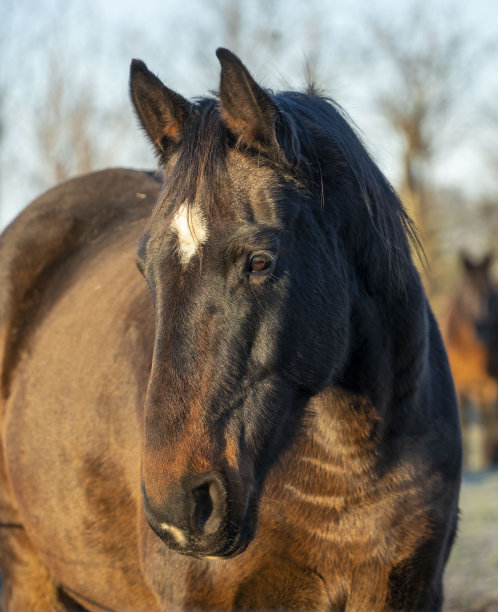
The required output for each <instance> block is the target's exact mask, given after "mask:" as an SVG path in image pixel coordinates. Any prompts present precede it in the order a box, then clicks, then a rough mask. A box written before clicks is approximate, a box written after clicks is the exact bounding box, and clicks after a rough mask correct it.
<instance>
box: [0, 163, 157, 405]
mask: <svg viewBox="0 0 498 612" xmlns="http://www.w3.org/2000/svg"><path fill="white" fill-rule="evenodd" d="M158 191H159V183H158V181H157V180H156V179H155V178H154V177H153V176H152V175H151V174H149V173H146V172H137V171H133V170H125V169H112V170H104V171H100V172H95V173H93V174H90V175H87V176H84V177H80V178H76V179H73V180H70V181H68V182H66V183H63V184H61V185H59V186H57V187H55V188H54V189H51V190H49V191H47V192H46V193H45V194H43V195H42V196H40V197H39V198H38V199H36V200H35V201H34V202H33V203H32V204H31V205H30V206H28V207H27V208H26V209H25V210H24V211H23V213H22V214H20V215H19V216H18V217H17V218H16V219H15V220H14V221H13V222H12V223H11V225H10V226H9V227H7V229H6V230H5V231H4V233H3V234H2V236H1V237H0V287H1V291H0V329H1V332H0V333H1V344H0V365H1V372H2V381H1V383H2V392H3V396H4V397H5V396H7V395H8V394H9V382H10V377H11V373H12V371H13V369H14V368H15V365H16V359H17V356H18V355H19V352H20V350H21V348H22V345H23V343H24V341H25V340H26V336H27V335H28V333H29V332H28V330H29V327H30V322H31V321H32V320H33V317H34V314H35V313H36V311H37V309H38V307H39V305H40V303H41V299H42V297H43V295H44V287H45V286H46V285H47V283H48V281H49V279H50V278H51V277H53V275H54V274H55V273H56V271H58V270H59V269H60V267H61V266H62V265H63V264H64V262H66V261H67V260H68V259H69V258H70V257H72V256H74V255H75V254H77V253H78V252H79V251H81V250H82V248H83V247H88V245H89V244H91V243H93V244H95V248H99V244H98V242H99V241H102V240H105V238H106V236H107V235H112V234H115V233H116V232H121V233H122V232H126V230H127V229H128V228H129V227H130V226H133V225H134V224H135V223H136V222H137V221H139V222H140V221H141V220H142V219H146V218H147V217H148V216H149V215H150V212H151V209H152V206H153V204H154V203H155V200H156V198H157V193H158ZM87 250H88V248H87Z"/></svg>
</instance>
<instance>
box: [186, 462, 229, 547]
mask: <svg viewBox="0 0 498 612" xmlns="http://www.w3.org/2000/svg"><path fill="white" fill-rule="evenodd" d="M185 484H186V485H187V483H185ZM187 490H188V491H190V504H191V506H190V512H189V516H190V528H191V529H192V531H193V532H194V533H197V534H199V535H200V534H203V535H209V534H214V533H215V532H216V531H218V529H219V528H220V526H221V524H222V523H223V521H224V519H225V514H226V510H227V509H226V487H225V484H224V481H223V478H222V477H221V476H220V474H218V473H216V472H210V473H208V474H200V475H196V476H195V477H194V478H189V481H188V485H187Z"/></svg>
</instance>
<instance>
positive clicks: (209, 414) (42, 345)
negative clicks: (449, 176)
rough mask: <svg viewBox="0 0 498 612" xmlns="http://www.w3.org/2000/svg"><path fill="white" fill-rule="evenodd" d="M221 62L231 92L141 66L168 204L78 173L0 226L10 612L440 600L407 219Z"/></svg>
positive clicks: (429, 347)
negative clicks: (214, 94) (172, 84)
mask: <svg viewBox="0 0 498 612" xmlns="http://www.w3.org/2000/svg"><path fill="white" fill-rule="evenodd" d="M220 61H221V62H222V82H221V90H220V106H218V104H217V103H215V102H214V101H210V100H207V101H204V102H201V103H199V105H198V106H195V107H192V106H189V103H187V102H186V101H185V100H183V98H181V97H180V96H178V94H175V93H174V92H171V91H170V90H167V89H166V88H165V87H164V85H162V84H161V83H160V82H159V81H158V80H157V79H156V78H155V77H153V76H152V75H151V74H150V73H148V71H147V70H146V69H145V67H144V65H143V64H141V63H135V64H134V67H133V68H132V81H131V82H132V86H131V89H132V97H133V99H134V103H135V106H136V108H137V112H138V115H139V117H140V119H141V121H142V123H143V125H144V127H145V129H146V130H147V132H148V134H149V136H150V137H151V139H152V141H153V142H154V143H155V144H156V146H157V148H158V149H159V151H160V154H161V156H162V160H163V163H164V168H165V174H166V182H165V185H164V187H163V189H162V190H161V191H159V186H158V184H157V182H156V181H155V180H154V179H153V178H151V177H150V176H148V175H147V174H145V173H134V172H130V171H117V170H116V171H106V172H103V173H97V174H94V175H90V176H88V177H85V178H82V179H77V180H76V181H72V182H70V183H67V184H65V185H63V186H61V187H59V188H57V189H55V190H53V191H52V192H49V193H48V194H46V195H45V196H44V197H42V198H41V199H40V200H39V201H38V202H35V203H34V204H33V205H32V206H31V207H30V208H28V209H27V210H26V211H25V212H24V213H23V214H22V215H21V216H20V217H19V218H18V220H17V221H16V222H15V223H14V224H13V225H12V226H11V227H10V228H9V229H8V230H7V232H6V233H5V235H4V237H3V239H2V240H3V242H2V245H1V247H0V248H1V249H2V268H3V269H2V278H3V279H4V281H5V283H4V285H3V286H4V287H5V286H7V287H9V289H10V291H9V292H8V293H5V294H4V295H3V297H2V300H3V302H2V303H1V304H0V314H1V317H2V322H3V326H4V327H3V330H4V331H3V332H2V333H3V339H4V349H3V377H2V382H3V400H2V401H3V405H2V419H3V427H2V444H3V453H2V456H3V460H4V464H3V465H2V471H1V476H2V479H3V483H2V488H1V491H2V492H1V494H0V520H1V521H2V525H3V526H0V538H1V540H0V544H1V548H0V550H1V563H2V572H3V576H4V580H5V596H4V597H5V605H6V609H7V610H8V609H15V610H22V609H33V610H43V609H60V610H62V609H68V608H70V607H71V600H74V601H77V602H79V603H80V604H81V605H83V606H84V607H85V608H87V609H89V610H103V609H116V610H118V609H119V610H153V609H180V608H183V609H303V610H304V609H306V610H307V609H322V610H331V609H337V610H350V611H353V610H389V609H390V610H400V609H406V610H438V609H440V607H441V603H442V573H443V569H444V564H445V562H446V560H447V556H448V554H449V550H450V547H451V544H452V540H453V537H454V534H455V530H456V520H457V519H456V517H457V503H458V487H459V474H460V446H459V434H458V419H457V416H456V410H455V398H454V393H453V387H452V383H451V378H450V376H449V373H448V365H447V361H446V356H445V353H444V349H443V347H442V343H441V340H440V337H439V332H438V330H437V327H436V324H435V322H434V319H433V317H432V314H431V312H430V309H429V306H428V304H427V301H426V299H425V296H424V294H423V290H422V289H421V285H420V281H419V279H418V275H417V273H416V271H415V268H414V267H413V264H412V263H411V260H410V256H409V251H408V246H407V243H406V239H405V236H404V230H403V223H404V218H403V213H402V209H401V208H398V207H399V202H398V201H397V200H396V199H395V196H394V195H393V194H392V192H391V191H390V188H389V187H388V185H387V183H385V181H384V179H383V178H382V177H381V175H380V173H378V171H377V170H376V169H375V167H374V166H373V164H371V162H370V160H369V158H367V156H366V154H365V153H364V151H363V149H360V148H359V143H358V142H357V140H355V139H354V138H353V136H352V132H350V131H346V132H344V131H342V130H343V127H342V126H343V125H344V126H345V122H344V120H343V119H342V118H340V117H339V115H338V113H337V112H336V111H332V110H329V108H330V109H331V108H332V107H329V105H328V103H326V102H324V101H322V100H320V99H319V98H316V97H315V98H314V97H313V96H311V97H310V98H309V99H308V97H306V96H304V95H297V94H296V95H294V94H288V95H287V94H286V95H281V96H276V97H274V98H271V97H270V96H269V94H267V93H266V92H264V91H263V90H261V89H260V88H259V86H257V84H256V83H255V82H254V81H253V80H252V77H250V75H249V73H248V72H247V71H246V69H245V67H244V66H243V65H242V64H240V62H239V60H238V59H237V58H235V57H234V56H233V55H231V54H229V52H226V51H222V52H220ZM220 111H221V112H220ZM330 113H331V114H330ZM316 117H318V119H317V120H316ZM293 118H294V119H293ZM332 120H333V121H338V125H339V128H338V130H337V131H336V133H335V134H334V136H335V140H334V139H333V138H330V137H328V138H325V137H324V134H322V135H321V136H320V135H319V133H318V132H319V128H321V129H322V130H323V126H324V125H325V124H327V122H330V121H332ZM294 121H295V122H296V123H294ZM313 121H316V123H315V124H313V123H312V122H313ZM333 121H332V122H333ZM277 128H278V129H277ZM305 128H306V130H307V131H309V133H310V134H313V138H311V137H310V141H309V142H306V138H305V137H306V134H305ZM347 130H349V128H347ZM298 136H299V138H300V139H301V141H302V142H303V143H304V144H302V149H301V150H300V151H298V150H297V143H296V138H297V137H298ZM303 139H304V140H303ZM311 141H314V142H313V143H312V142H311ZM322 141H323V142H322ZM331 141H333V142H335V143H336V144H337V143H339V144H340V146H335V147H330V142H331ZM206 143H207V144H206ZM308 145H309V146H308ZM315 146H316V149H314V148H313V147H315ZM307 147H308V148H307ZM309 147H311V149H310V148H309ZM321 147H323V150H321ZM293 152H294V153H295V154H296V164H295V165H293V164H292V163H289V158H291V157H292V153H293ZM312 153H314V154H316V155H317V156H318V157H319V159H321V162H320V163H321V164H323V168H325V167H326V166H328V164H331V163H332V164H335V168H336V170H335V171H334V173H332V174H333V175H332V176H329V177H326V176H323V177H322V178H323V180H322V183H321V184H320V181H319V179H318V176H319V174H321V173H322V168H319V169H318V170H319V173H318V174H314V175H313V176H305V175H303V173H302V170H301V169H302V168H306V166H307V165H308V162H306V159H308V160H310V159H313V155H312ZM353 153H354V157H356V155H358V156H359V158H357V159H356V160H354V163H356V164H358V165H356V168H355V171H354V172H353V173H351V168H350V166H349V164H350V163H351V161H352V159H351V156H352V154H353ZM362 156H364V157H363V158H362ZM185 160H187V162H188V163H187V162H185ZM362 160H363V162H364V164H365V165H364V168H363V169H362ZM309 165H310V168H312V164H311V163H310V164H309ZM312 171H313V172H315V171H316V168H312ZM317 181H318V182H317ZM316 190H318V193H322V195H324V198H325V202H323V201H321V199H320V197H317V194H316ZM376 191H377V193H376ZM367 192H368V193H367ZM332 195H333V197H332ZM384 197H385V198H387V199H388V200H389V202H388V206H391V208H386V209H384V208H383V207H382V206H381V199H382V198H384ZM156 199H157V204H156V205H155V208H154V210H153V211H152V204H153V203H154V200H156ZM365 200H366V201H365ZM151 213H152V214H151ZM345 214H346V216H347V217H348V218H347V219H346V218H345ZM149 217H150V219H149V221H148V222H147V223H146V224H145V220H146V219H147V218H149ZM365 219H366V221H365ZM144 225H145V231H144V229H143V226H144ZM405 229H406V228H405ZM386 231H389V232H390V235H389V239H392V240H393V241H394V242H395V244H396V248H395V249H392V250H391V249H390V247H389V244H388V242H389V241H388V240H387V234H385V233H384V234H383V232H386ZM139 238H140V240H139ZM137 242H139V248H138V267H139V269H140V270H141V272H142V273H143V275H144V276H145V278H146V281H147V285H148V289H149V291H147V289H146V287H145V283H144V282H143V279H142V278H141V277H140V275H139V273H138V272H137V271H136V269H135V267H134V265H133V258H134V249H135V246H136V243H137ZM151 298H152V299H151ZM179 553H181V554H179ZM68 598H70V599H68Z"/></svg>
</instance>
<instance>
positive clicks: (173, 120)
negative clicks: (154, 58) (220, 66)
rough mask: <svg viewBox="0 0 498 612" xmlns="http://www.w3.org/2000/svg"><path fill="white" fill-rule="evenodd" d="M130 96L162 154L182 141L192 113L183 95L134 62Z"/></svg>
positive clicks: (146, 129)
mask: <svg viewBox="0 0 498 612" xmlns="http://www.w3.org/2000/svg"><path fill="white" fill-rule="evenodd" d="M130 96H131V100H132V102H133V106H134V107H135V110H136V112H137V115H138V118H139V120H140V123H141V124H142V127H143V128H144V130H145V131H146V133H147V135H148V136H149V138H150V140H151V141H152V144H153V145H154V146H155V147H156V149H157V150H158V151H159V153H160V154H161V155H165V154H166V153H167V151H168V149H169V148H170V146H171V145H172V144H175V143H178V142H180V141H181V138H182V131H183V126H184V124H185V122H186V121H187V119H188V118H189V116H190V113H191V105H190V103H189V102H188V101H187V100H185V98H183V97H182V96H180V95H179V94H177V93H175V92H174V91H171V89H168V88H167V87H166V86H165V85H163V83H162V82H161V81H160V80H159V79H158V78H157V77H156V76H155V75H154V74H152V72H150V71H149V70H148V69H147V66H146V65H145V64H144V62H142V61H140V60H137V59H134V60H133V61H132V62H131V67H130Z"/></svg>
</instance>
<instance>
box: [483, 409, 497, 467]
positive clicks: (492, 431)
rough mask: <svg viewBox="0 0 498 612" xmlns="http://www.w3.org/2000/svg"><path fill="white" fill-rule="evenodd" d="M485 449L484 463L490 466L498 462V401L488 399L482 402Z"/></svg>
mask: <svg viewBox="0 0 498 612" xmlns="http://www.w3.org/2000/svg"><path fill="white" fill-rule="evenodd" d="M481 414H482V429H483V442H482V445H483V449H482V464H483V467H484V468H490V467H493V466H496V465H497V464H498V401H497V400H496V399H494V400H492V401H486V402H483V403H482V404H481Z"/></svg>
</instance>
